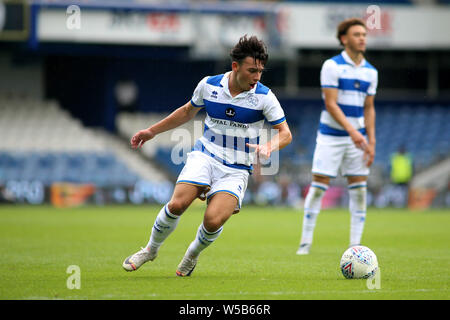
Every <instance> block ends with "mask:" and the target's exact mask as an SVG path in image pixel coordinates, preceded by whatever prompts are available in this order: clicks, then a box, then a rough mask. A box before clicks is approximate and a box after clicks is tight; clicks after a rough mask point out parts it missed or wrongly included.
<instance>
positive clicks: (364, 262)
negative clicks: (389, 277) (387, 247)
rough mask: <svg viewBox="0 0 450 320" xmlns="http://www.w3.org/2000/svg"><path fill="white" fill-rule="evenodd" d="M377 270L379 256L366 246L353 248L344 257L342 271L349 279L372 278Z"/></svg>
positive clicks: (346, 251)
mask: <svg viewBox="0 0 450 320" xmlns="http://www.w3.org/2000/svg"><path fill="white" fill-rule="evenodd" d="M377 270H378V260H377V256H376V255H375V253H374V252H373V251H372V250H370V249H369V248H367V247H365V246H352V247H350V248H348V249H347V250H345V252H344V254H343V255H342V258H341V271H342V274H343V275H344V277H346V278H347V279H367V278H372V277H373V276H375V274H376V272H377Z"/></svg>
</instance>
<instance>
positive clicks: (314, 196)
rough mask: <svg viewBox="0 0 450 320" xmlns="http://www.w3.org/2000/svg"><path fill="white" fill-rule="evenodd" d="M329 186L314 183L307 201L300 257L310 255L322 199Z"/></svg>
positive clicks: (299, 251)
mask: <svg viewBox="0 0 450 320" xmlns="http://www.w3.org/2000/svg"><path fill="white" fill-rule="evenodd" d="M327 189H328V185H326V184H324V183H320V182H315V181H313V182H312V183H311V186H310V188H309V191H308V194H307V195H306V199H305V213H304V216H303V227H302V237H301V240H300V246H299V247H298V249H297V254H298V255H306V254H309V251H310V249H311V245H312V240H313V234H314V228H315V227H316V220H317V216H318V215H319V212H320V208H321V205H322V198H323V196H324V195H325V191H326V190H327Z"/></svg>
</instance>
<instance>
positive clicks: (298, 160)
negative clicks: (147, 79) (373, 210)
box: [117, 100, 450, 180]
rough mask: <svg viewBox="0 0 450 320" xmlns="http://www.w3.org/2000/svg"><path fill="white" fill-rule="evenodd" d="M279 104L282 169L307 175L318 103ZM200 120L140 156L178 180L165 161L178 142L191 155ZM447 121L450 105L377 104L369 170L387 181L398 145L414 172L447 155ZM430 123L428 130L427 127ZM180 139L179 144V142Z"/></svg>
mask: <svg viewBox="0 0 450 320" xmlns="http://www.w3.org/2000/svg"><path fill="white" fill-rule="evenodd" d="M281 103H282V105H283V107H284V108H285V111H286V115H287V119H288V122H289V125H290V127H291V130H292V131H293V133H294V137H296V138H295V139H294V140H293V141H292V143H291V144H290V145H288V146H287V147H286V148H285V149H283V150H282V151H281V153H280V157H281V159H282V165H283V166H288V167H292V168H295V169H296V170H298V168H300V171H305V172H309V170H310V164H311V159H312V157H313V152H314V147H315V139H316V131H317V126H318V123H319V117H320V110H321V108H322V103H321V102H320V101H316V102H307V103H301V102H299V101H296V100H281ZM299 105H301V108H302V111H301V114H299V112H298V106H299ZM165 116H166V114H163V113H121V114H119V115H118V120H117V127H118V130H119V133H120V134H121V135H122V136H123V137H129V136H131V135H132V134H133V133H134V132H136V131H138V130H140V129H142V128H145V127H148V126H149V125H150V124H152V123H156V122H157V121H159V120H161V119H162V118H164V117H165ZM201 120H202V116H201V115H200V116H199V117H198V118H197V119H196V120H195V121H191V122H189V123H187V124H185V125H183V127H182V129H181V130H182V131H179V133H178V134H177V133H172V132H166V133H163V134H161V135H160V136H157V137H156V138H155V140H153V141H152V143H149V144H146V145H145V146H144V148H143V152H144V153H145V155H146V156H147V157H148V158H151V159H154V160H155V161H157V162H158V163H160V164H161V165H162V166H163V167H165V168H166V169H167V170H168V171H170V172H171V173H172V174H173V175H177V174H178V173H179V172H180V171H181V169H182V166H183V163H179V164H174V163H173V162H172V161H167V159H171V156H172V148H173V147H174V146H175V145H177V144H180V143H181V144H182V146H183V148H184V149H185V150H190V147H191V146H192V145H193V142H194V141H195V139H197V138H198V137H199V136H200V135H201V134H202V131H203V127H202V124H201ZM449 122H450V105H445V104H432V105H426V104H417V103H400V104H398V103H380V104H377V121H376V127H377V128H376V129H377V130H376V132H377V153H376V157H375V162H374V166H375V167H378V169H379V170H377V169H374V170H375V172H376V173H377V174H378V173H381V174H383V177H384V179H386V180H387V179H389V163H390V161H389V158H390V156H391V155H392V153H394V152H395V151H396V150H397V149H398V147H399V146H401V145H404V146H405V147H406V149H407V150H408V151H409V152H410V153H411V154H412V155H413V157H414V165H415V169H416V170H417V171H420V170H422V169H424V168H426V167H428V166H430V165H432V164H433V163H434V162H437V161H439V160H440V159H443V158H445V157H446V156H448V155H449V154H450V131H449V130H447V129H446V127H447V124H448V123H449ZM430 123H433V125H432V126H430ZM182 134H184V136H183V140H180V137H181V135H182ZM180 146H181V145H180ZM178 150H179V149H178ZM302 168H303V169H302ZM300 175H301V173H300Z"/></svg>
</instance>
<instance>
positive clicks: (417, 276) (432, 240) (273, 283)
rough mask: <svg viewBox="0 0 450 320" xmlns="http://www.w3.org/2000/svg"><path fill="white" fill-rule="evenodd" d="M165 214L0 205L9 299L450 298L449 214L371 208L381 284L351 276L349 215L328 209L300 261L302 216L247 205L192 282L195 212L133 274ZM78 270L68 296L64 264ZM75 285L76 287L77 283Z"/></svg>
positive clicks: (3, 294) (1, 272) (199, 208)
mask: <svg viewBox="0 0 450 320" xmlns="http://www.w3.org/2000/svg"><path fill="white" fill-rule="evenodd" d="M159 209H160V207H158V206H150V205H146V206H129V205H126V206H105V207H90V206H88V207H81V208H75V209H56V208H53V207H50V206H37V207H34V206H1V207H0V238H1V239H0V243H1V244H0V256H1V260H0V298H1V299H3V300H10V299H21V300H22V299H77V300H78V299H95V300H98V299H102V300H103V299H106V300H109V299H113V300H116V299H121V300H122V299H127V300H128V299H133V300H134V299H152V300H277V299H282V300H301V299H420V300H422V299H423V300H426V299H445V300H447V299H449V298H450V290H449V284H450V273H449V271H450V213H449V212H448V210H447V211H445V210H429V211H424V212H411V211H407V210H400V209H398V210H394V209H384V210H380V209H375V208H369V210H368V214H367V220H366V226H365V231H364V235H363V244H364V245H366V246H368V247H370V248H371V249H372V250H374V252H375V253H376V254H377V256H378V261H379V265H380V271H381V272H380V279H379V288H378V289H377V288H374V289H369V288H368V286H367V282H366V280H347V279H344V277H343V276H342V274H341V273H340V270H339V260H340V258H341V255H342V253H343V252H344V251H345V249H346V248H347V246H348V239H349V223H350V218H349V214H348V212H347V210H345V209H335V210H331V209H330V210H323V211H322V213H321V214H320V215H319V217H318V221H317V227H316V231H315V235H314V241H315V242H314V245H313V247H312V250H311V254H310V255H308V256H297V255H296V254H295V252H296V249H297V246H298V243H299V238H300V233H301V232H300V230H301V222H302V217H303V213H302V212H301V211H298V210H297V211H296V210H294V209H289V208H258V207H252V206H247V207H244V208H243V210H242V211H241V212H240V213H239V214H237V215H234V216H233V217H232V218H231V219H230V220H229V221H228V222H227V223H226V225H225V227H224V232H223V233H222V235H221V236H220V238H219V239H218V240H217V241H216V242H215V243H213V244H212V245H211V246H210V247H209V248H207V249H206V250H205V251H204V252H203V253H202V255H201V256H200V259H199V263H198V265H197V268H196V270H195V272H194V273H193V274H192V276H191V277H188V278H179V277H176V276H175V270H176V267H177V265H178V263H179V261H180V259H181V258H182V256H183V254H184V252H185V250H186V248H187V246H188V245H189V243H190V242H191V241H192V240H193V238H194V236H195V233H196V230H197V227H198V225H199V224H200V222H201V221H202V217H203V210H204V207H203V205H198V204H197V205H196V206H193V207H191V208H190V209H188V211H186V212H185V214H184V215H183V216H182V218H181V221H180V223H179V224H178V228H177V229H176V231H175V232H174V233H173V234H172V235H171V236H170V237H169V238H168V239H167V241H166V242H165V243H164V245H163V246H162V247H161V249H160V252H159V256H158V258H157V259H156V260H155V261H154V262H149V263H147V264H145V265H143V266H142V267H141V268H140V269H139V270H138V271H136V272H125V271H124V270H123V269H122V261H123V260H124V258H126V257H127V256H128V255H130V254H132V253H134V252H135V251H137V250H138V249H140V247H141V246H145V244H146V243H147V241H148V237H149V234H150V230H151V227H152V225H153V221H154V219H155V217H156V214H157V212H158V211H159ZM71 265H76V266H78V267H79V268H80V284H81V288H80V289H76V288H75V289H69V288H68V286H67V280H68V278H69V277H70V276H71V274H70V273H67V268H68V267H69V266H71ZM69 282H70V281H69Z"/></svg>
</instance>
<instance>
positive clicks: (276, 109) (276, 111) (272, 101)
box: [263, 91, 286, 126]
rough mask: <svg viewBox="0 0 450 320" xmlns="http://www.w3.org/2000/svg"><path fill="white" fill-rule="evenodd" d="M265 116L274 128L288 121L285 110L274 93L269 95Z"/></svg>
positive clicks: (270, 92) (265, 106)
mask: <svg viewBox="0 0 450 320" xmlns="http://www.w3.org/2000/svg"><path fill="white" fill-rule="evenodd" d="M263 114H264V117H265V118H266V120H267V121H268V122H269V123H270V124H271V125H272V126H276V125H277V124H280V123H282V122H284V121H286V118H285V116H284V111H283V108H282V107H281V105H280V102H279V101H278V99H277V97H276V96H275V95H274V94H273V92H272V91H269V92H268V93H267V96H266V103H265V105H264V110H263Z"/></svg>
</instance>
